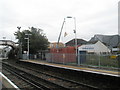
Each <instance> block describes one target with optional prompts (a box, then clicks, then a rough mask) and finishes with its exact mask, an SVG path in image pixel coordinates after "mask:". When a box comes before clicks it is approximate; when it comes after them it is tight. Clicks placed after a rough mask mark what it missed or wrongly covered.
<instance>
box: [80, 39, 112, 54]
mask: <svg viewBox="0 0 120 90" xmlns="http://www.w3.org/2000/svg"><path fill="white" fill-rule="evenodd" d="M78 50H79V51H87V52H88V53H97V54H100V53H110V49H109V48H108V47H107V46H105V45H104V44H103V43H102V42H100V41H98V42H96V43H95V44H87V45H81V46H80V47H78Z"/></svg>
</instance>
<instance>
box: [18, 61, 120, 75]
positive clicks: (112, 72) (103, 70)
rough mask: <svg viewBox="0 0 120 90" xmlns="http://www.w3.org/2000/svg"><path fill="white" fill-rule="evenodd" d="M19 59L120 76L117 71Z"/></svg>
mask: <svg viewBox="0 0 120 90" xmlns="http://www.w3.org/2000/svg"><path fill="white" fill-rule="evenodd" d="M20 61H22V62H29V63H34V64H40V65H46V66H51V67H56V68H63V69H70V70H75V71H83V72H89V73H95V74H101V75H108V76H114V77H120V75H119V74H120V72H119V71H112V70H105V69H99V68H88V67H82V66H70V65H63V64H56V63H49V62H46V61H43V60H20Z"/></svg>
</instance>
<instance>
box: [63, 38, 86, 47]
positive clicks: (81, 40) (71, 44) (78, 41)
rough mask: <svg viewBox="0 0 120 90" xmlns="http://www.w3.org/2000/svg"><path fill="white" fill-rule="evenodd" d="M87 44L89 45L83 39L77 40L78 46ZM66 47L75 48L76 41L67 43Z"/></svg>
mask: <svg viewBox="0 0 120 90" xmlns="http://www.w3.org/2000/svg"><path fill="white" fill-rule="evenodd" d="M86 43H87V41H85V40H83V39H77V45H83V44H86ZM65 45H66V46H75V39H72V40H70V41H68V42H67V43H65Z"/></svg>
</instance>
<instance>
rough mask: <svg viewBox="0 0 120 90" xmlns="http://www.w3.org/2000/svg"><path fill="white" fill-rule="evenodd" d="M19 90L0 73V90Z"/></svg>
mask: <svg viewBox="0 0 120 90" xmlns="http://www.w3.org/2000/svg"><path fill="white" fill-rule="evenodd" d="M2 89H3V90H4V89H5V90H9V89H11V90H12V89H13V90H20V89H19V88H18V87H17V86H16V85H15V84H14V83H13V82H12V81H10V80H9V79H8V78H7V77H6V76H5V75H4V74H2V73H1V72H0V90H2Z"/></svg>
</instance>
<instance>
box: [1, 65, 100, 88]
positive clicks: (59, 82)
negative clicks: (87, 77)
mask: <svg viewBox="0 0 120 90" xmlns="http://www.w3.org/2000/svg"><path fill="white" fill-rule="evenodd" d="M3 65H4V67H7V68H11V69H12V70H10V71H12V72H14V73H16V74H17V75H19V76H21V77H24V78H26V77H27V78H26V80H29V82H32V83H33V84H35V85H37V87H38V88H41V87H43V86H45V87H44V88H43V90H47V89H54V88H57V89H61V90H67V89H68V90H70V89H77V90H78V89H81V90H88V89H89V90H93V89H94V90H96V89H97V90H99V89H98V88H97V87H95V86H91V85H87V84H83V83H79V82H76V81H72V80H68V79H65V78H63V77H58V76H54V75H51V74H48V73H45V72H40V71H38V70H35V69H32V68H29V67H25V66H22V67H21V68H18V67H16V66H14V67H13V66H11V65H10V64H6V63H4V64H3ZM30 72H31V73H30ZM33 78H34V79H33ZM31 79H33V80H31ZM41 81H42V86H41V84H40V85H39V83H38V82H41ZM39 86H41V87H39ZM41 90H42V89H41Z"/></svg>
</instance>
